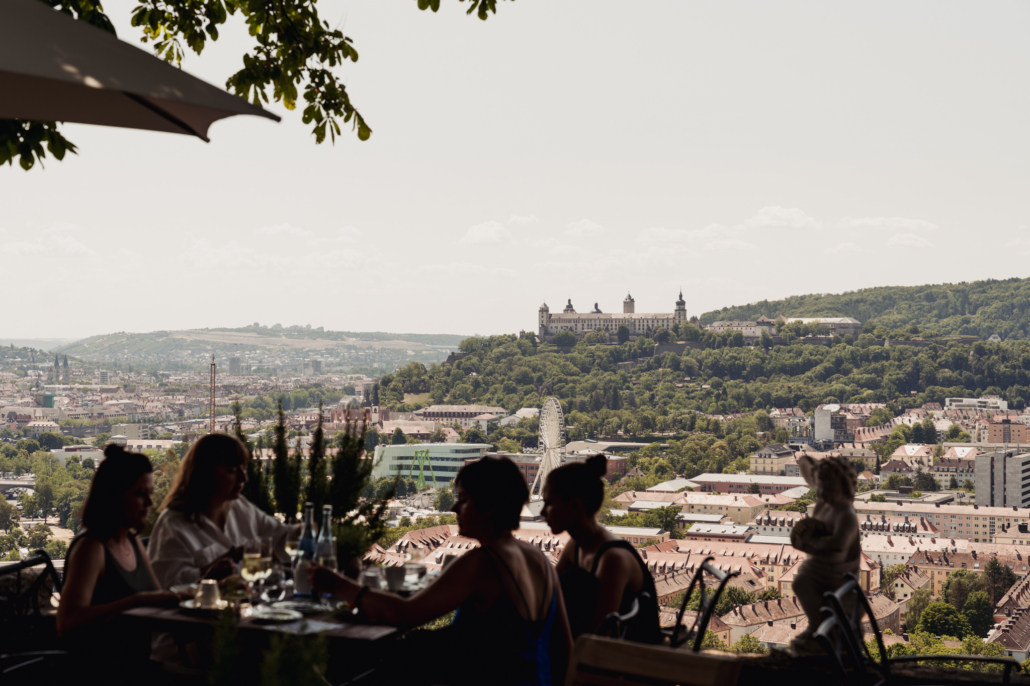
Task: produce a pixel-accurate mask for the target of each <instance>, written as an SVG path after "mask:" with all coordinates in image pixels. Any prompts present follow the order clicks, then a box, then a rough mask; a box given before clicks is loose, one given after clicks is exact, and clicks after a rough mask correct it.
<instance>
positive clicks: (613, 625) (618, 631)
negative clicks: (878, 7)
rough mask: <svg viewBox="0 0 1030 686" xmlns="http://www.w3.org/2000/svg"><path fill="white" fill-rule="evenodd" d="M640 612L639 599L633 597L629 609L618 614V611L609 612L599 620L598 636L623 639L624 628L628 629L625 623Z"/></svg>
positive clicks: (645, 593) (646, 594) (624, 634)
mask: <svg viewBox="0 0 1030 686" xmlns="http://www.w3.org/2000/svg"><path fill="white" fill-rule="evenodd" d="M640 595H645V596H650V594H649V593H647V592H644V593H641V594H640ZM639 612H640V599H639V598H634V599H633V604H632V605H631V606H630V608H629V611H628V612H627V613H626V614H624V615H620V614H619V613H618V612H610V613H609V614H608V616H607V617H605V618H604V620H603V621H602V622H601V626H600V627H598V629H597V634H598V635H599V636H609V637H611V638H618V639H625V638H626V630H627V629H629V626H628V625H627V623H628V622H629V620H631V619H633V618H634V617H636V616H637V613H639Z"/></svg>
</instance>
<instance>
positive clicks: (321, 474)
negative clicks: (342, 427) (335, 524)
mask: <svg viewBox="0 0 1030 686" xmlns="http://www.w3.org/2000/svg"><path fill="white" fill-rule="evenodd" d="M327 466H328V465H327V464H326V459H325V433H324V432H323V430H322V403H321V402H319V403H318V425H317V426H315V431H314V433H313V434H312V435H311V452H310V454H309V456H308V488H307V495H306V498H305V500H307V501H309V502H312V503H314V504H315V512H321V511H322V506H323V505H324V504H325V503H326V502H327V501H328V499H329V480H328V479H327V478H326V468H327Z"/></svg>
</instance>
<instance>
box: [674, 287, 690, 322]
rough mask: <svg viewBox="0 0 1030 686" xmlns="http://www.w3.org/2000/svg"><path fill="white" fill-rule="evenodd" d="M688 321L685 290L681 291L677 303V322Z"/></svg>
mask: <svg viewBox="0 0 1030 686" xmlns="http://www.w3.org/2000/svg"><path fill="white" fill-rule="evenodd" d="M685 321H687V301H686V300H684V299H683V289H682V288H681V289H680V299H679V300H677V301H676V322H677V323H679V322H685Z"/></svg>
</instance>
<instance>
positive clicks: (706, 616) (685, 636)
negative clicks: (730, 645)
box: [667, 556, 740, 653]
mask: <svg viewBox="0 0 1030 686" xmlns="http://www.w3.org/2000/svg"><path fill="white" fill-rule="evenodd" d="M714 559H715V558H714V557H711V556H709V557H706V558H705V559H704V561H703V562H702V563H701V566H700V567H698V568H697V573H696V574H694V578H693V579H691V581H690V586H688V587H687V592H686V593H685V594H684V595H683V604H682V605H681V606H680V610H679V612H677V613H676V624H675V625H674V626H673V627H672V630H671V631H669V632H667V635H668V636H669V645H671V646H672V647H673V648H678V647H679V646H681V645H683V644H684V643H686V642H687V641H689V640H690V637H691V636H694V652H695V653H696V652H698V651H699V650H701V642H702V641H704V640H705V631H707V630H708V622H710V621H712V614H713V613H714V612H715V605H716V603H718V602H719V596H720V595H722V591H723V589H724V588H726V584H727V583H728V582H729V580H730V579H732V578H733V577H735V576H739V575H740V572H724V571H722V570H721V569H719V568H718V567H715V566H713V565H712V564H710V562H711V561H712V560H714ZM705 573H708V574H710V575H711V576H714V577H715V578H716V579H717V580H718V581H719V585H718V586H717V587H716V589H715V593H714V594H713V595H712V597H711V598H708V597H706V595H707V594H706V593H705V591H706V586H705V583H704V575H705ZM694 586H700V591H701V604H700V605H699V606H698V608H697V610H698V612H697V616H696V617H694V624H693V625H692V626H691V627H690V629H689V630H688V631H687V632H686V633H682V629H683V615H684V613H685V612H686V610H687V603H688V602H690V596H691V595H693V593H694ZM681 633H682V635H681Z"/></svg>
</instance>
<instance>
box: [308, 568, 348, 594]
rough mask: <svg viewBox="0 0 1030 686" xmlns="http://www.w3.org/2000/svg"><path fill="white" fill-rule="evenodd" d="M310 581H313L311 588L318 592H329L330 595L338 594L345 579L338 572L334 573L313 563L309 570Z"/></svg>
mask: <svg viewBox="0 0 1030 686" xmlns="http://www.w3.org/2000/svg"><path fill="white" fill-rule="evenodd" d="M307 572H308V579H309V580H310V581H311V587H312V588H313V589H315V590H316V591H328V592H330V593H333V594H335V593H338V592H339V588H340V586H341V585H342V582H343V581H344V577H343V576H342V575H341V574H339V573H338V572H334V571H333V570H331V569H329V568H328V567H323V566H322V565H320V564H317V563H314V562H312V563H311V565H310V566H308V569H307Z"/></svg>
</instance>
